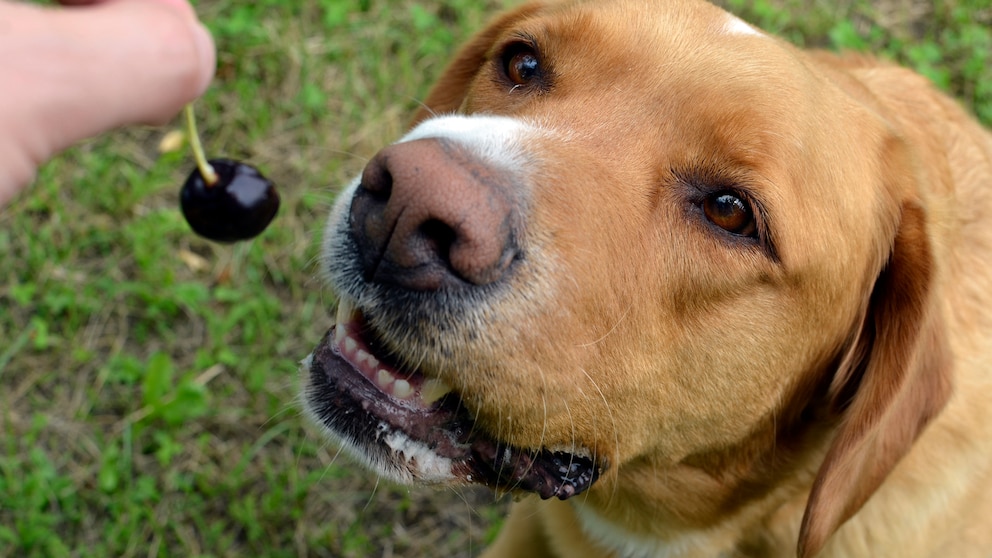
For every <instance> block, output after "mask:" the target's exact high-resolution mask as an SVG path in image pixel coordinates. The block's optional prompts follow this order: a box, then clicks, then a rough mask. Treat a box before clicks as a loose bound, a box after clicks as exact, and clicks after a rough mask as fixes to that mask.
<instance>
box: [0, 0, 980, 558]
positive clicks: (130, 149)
mask: <svg viewBox="0 0 992 558" xmlns="http://www.w3.org/2000/svg"><path fill="white" fill-rule="evenodd" d="M728 3H729V4H730V5H731V6H733V7H734V8H735V9H736V10H737V11H739V12H741V13H742V14H743V15H744V16H745V17H746V18H747V19H749V20H751V21H754V22H756V23H758V24H760V25H762V26H763V27H766V28H768V29H770V30H773V31H776V32H780V33H782V34H784V35H786V36H788V37H790V38H791V39H793V40H795V41H797V42H800V43H803V44H808V45H813V46H831V45H833V46H839V47H844V48H863V49H871V50H876V51H879V52H882V53H884V54H885V55H887V56H891V57H893V58H896V59H898V60H900V61H903V62H907V63H910V64H912V65H914V66H916V67H918V68H920V69H921V70H922V71H924V72H926V73H927V75H929V76H931V77H932V78H933V79H934V80H935V81H937V82H938V83H939V84H941V86H942V87H944V88H946V89H947V90H948V91H950V92H952V93H953V94H955V95H957V96H958V97H959V98H961V99H962V101H963V102H964V103H965V104H966V105H967V106H969V107H970V109H971V110H973V111H974V112H975V113H977V114H979V115H981V117H982V118H983V120H984V121H985V122H986V123H992V74H990V70H989V69H988V68H989V65H990V64H989V59H988V58H989V53H990V52H992V48H990V41H992V38H990V37H992V32H990V31H989V30H990V28H992V8H990V5H989V1H988V0H957V1H952V2H944V3H939V4H938V5H937V6H936V7H934V8H933V9H932V10H930V11H927V10H923V11H914V10H915V9H916V8H917V7H918V6H919V5H921V4H920V3H919V2H912V1H909V2H876V3H874V4H870V3H867V2H863V1H861V0H848V1H846V2H844V1H842V2H839V3H838V2H834V1H832V0H816V1H813V2H801V1H799V0H779V1H775V0H756V1H754V2H744V1H743V0H728ZM500 4H501V2H497V1H493V2H488V3H485V2H482V3H480V2H475V1H473V0H421V1H417V2H414V1H413V0H382V1H379V0H311V1H304V2H282V1H279V0H265V1H258V2H236V1H234V0H202V1H200V2H198V6H197V9H198V11H199V12H200V14H201V15H202V17H203V19H204V20H205V21H206V22H207V23H208V25H209V26H210V27H211V29H212V30H213V31H214V33H215V34H216V36H217V41H218V47H219V50H220V58H219V70H218V79H217V81H216V83H215V84H214V85H213V87H212V88H211V89H210V91H209V92H208V93H207V95H206V96H205V97H204V98H203V99H202V100H201V101H199V102H198V103H197V111H198V114H199V120H200V125H201V131H202V135H203V137H204V140H205V143H206V146H207V149H208V152H209V153H211V154H213V155H228V156H234V157H241V158H246V159H249V160H251V161H252V162H253V163H254V164H256V165H257V166H259V167H260V168H261V169H263V171H264V172H265V173H266V174H267V175H268V176H270V177H271V178H273V179H274V180H275V181H276V182H277V183H278V185H279V187H280V192H281V194H282V197H283V207H282V209H281V211H280V214H279V216H278V217H277V219H276V221H275V222H274V224H273V225H272V226H271V227H270V229H269V230H268V231H266V232H265V233H264V234H263V235H262V236H261V237H259V238H258V239H256V240H255V241H253V242H251V243H249V244H245V245H240V246H237V247H234V248H231V247H226V246H217V245H214V244H210V243H208V242H205V241H203V240H201V239H199V238H197V237H195V236H194V235H193V234H192V233H190V232H189V230H188V228H187V226H186V224H185V223H184V222H183V220H182V217H181V216H180V214H179V211H178V209H177V194H178V188H179V184H180V183H181V181H182V180H183V178H184V177H185V174H186V173H187V172H188V171H189V168H190V166H191V163H190V160H189V157H188V156H187V155H186V154H185V153H168V154H160V153H158V152H157V150H156V146H157V144H158V141H159V140H160V139H161V137H162V136H163V135H164V133H165V132H166V131H168V130H169V129H170V128H174V127H177V126H178V125H179V121H178V120H177V121H176V123H175V124H174V125H173V126H171V127H165V128H162V129H146V128H136V129H130V130H126V131H122V132H119V133H115V134H113V135H110V136H106V137H102V138H98V139H94V140H92V141H89V142H87V143H85V144H83V145H80V146H79V147H77V148H74V149H72V150H71V151H69V152H67V153H65V154H64V155H62V156H60V157H59V158H58V159H56V160H55V161H52V162H51V163H50V164H48V165H46V166H45V167H44V168H43V169H42V170H41V172H40V174H39V177H38V180H37V181H36V183H35V184H34V186H33V187H32V188H31V189H30V190H29V191H28V192H27V193H25V194H24V195H22V196H20V197H19V198H17V199H16V200H15V201H14V202H13V203H11V204H10V205H9V206H8V207H6V208H5V209H3V210H2V211H0V262H2V263H0V339H2V340H3V341H0V385H2V386H3V389H2V390H0V556H3V557H6V556H11V557H13V556H18V557H22V556H26V557H33V556H38V557H48V556H54V557H58V556H156V557H158V556H160V557H166V556H182V557H187V556H189V557H192V556H217V557H220V556H355V557H360V556H468V555H474V554H477V553H478V550H479V549H480V548H481V547H482V546H483V545H484V544H485V542H486V541H488V540H490V539H491V538H492V536H493V533H494V532H495V529H496V528H497V527H498V525H499V519H498V518H499V516H500V513H501V511H502V510H503V509H504V508H505V502H496V503H494V502H493V498H492V496H491V495H490V494H489V493H488V492H486V491H484V490H462V491H458V492H452V491H441V492H436V491H433V490H429V489H406V488H398V487H395V486H392V485H389V484H388V483H385V482H382V483H378V484H377V482H376V479H375V478H374V477H372V476H371V475H369V474H368V473H366V472H364V471H363V470H361V469H359V468H358V467H355V466H353V465H351V464H349V463H348V462H346V460H343V459H336V449H335V448H333V447H329V446H328V445H327V444H325V443H324V442H323V441H321V440H320V439H319V437H318V436H316V435H315V434H314V431H313V429H311V428H309V427H308V426H307V425H306V423H305V421H304V420H302V419H301V417H300V416H299V411H298V408H297V405H296V393H297V385H298V380H297V364H296V363H297V362H298V360H299V359H300V358H302V357H303V356H304V355H306V354H307V353H308V352H309V350H310V349H311V347H312V346H313V345H314V344H315V343H316V342H317V340H318V339H319V337H320V336H321V334H322V333H323V332H324V330H325V329H326V328H327V327H328V326H329V325H330V319H329V318H328V316H327V315H326V308H327V307H328V305H329V304H330V303H331V296H330V294H329V293H328V292H327V291H326V290H324V289H323V287H322V285H321V282H320V280H319V278H318V272H317V269H316V258H317V247H318V239H319V235H320V229H321V224H322V221H323V219H324V217H325V214H326V212H327V210H328V209H329V207H330V204H331V202H332V200H333V191H334V187H335V186H336V185H339V184H342V183H343V182H345V181H346V180H348V179H349V178H350V177H351V176H353V175H354V174H355V173H357V172H359V171H360V169H361V167H362V165H363V162H364V161H365V160H367V159H368V158H369V157H371V156H372V155H373V154H374V153H375V151H376V150H377V149H378V147H379V146H381V145H383V144H384V143H386V142H388V141H390V140H391V139H393V138H395V137H396V136H397V135H398V134H399V133H401V131H402V130H403V127H404V125H405V123H406V120H407V118H408V116H409V115H410V114H411V113H412V111H413V110H414V108H415V107H416V104H417V99H420V98H423V96H424V94H425V93H426V89H427V87H428V86H429V84H430V82H431V80H432V79H433V78H434V77H435V76H436V75H437V74H438V72H439V70H440V68H441V67H442V65H443V64H444V62H445V60H446V59H447V56H448V53H449V52H450V51H451V49H452V48H453V46H454V45H455V44H457V43H459V42H460V41H462V40H463V39H464V38H465V37H466V36H467V34H468V33H469V32H470V30H472V29H475V28H478V27H479V26H480V25H481V24H482V22H483V21H484V20H485V19H486V16H487V15H488V14H491V13H493V12H494V11H495V10H496V9H497V7H498V6H499V5H500ZM898 6H904V7H905V10H904V13H901V12H900V9H899V7H898Z"/></svg>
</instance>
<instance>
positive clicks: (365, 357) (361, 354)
mask: <svg viewBox="0 0 992 558" xmlns="http://www.w3.org/2000/svg"><path fill="white" fill-rule="evenodd" d="M370 358H372V355H370V354H369V353H368V351H363V350H362V349H358V351H357V352H356V353H355V362H357V363H358V364H361V365H364V366H369V364H368V362H369V359H370ZM369 368H371V369H373V370H375V368H376V367H375V366H369Z"/></svg>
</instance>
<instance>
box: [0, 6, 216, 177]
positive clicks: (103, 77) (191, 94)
mask: <svg viewBox="0 0 992 558" xmlns="http://www.w3.org/2000/svg"><path fill="white" fill-rule="evenodd" d="M14 6H15V8H14V9H22V10H25V14H23V18H20V19H17V18H15V19H14V21H18V23H19V22H20V21H21V19H23V21H24V22H25V24H24V25H15V26H11V27H10V28H8V29H7V33H6V36H4V37H2V38H0V51H2V52H3V58H4V59H5V60H4V61H3V62H2V63H0V70H2V71H3V74H6V75H5V76H3V77H2V78H0V79H4V80H6V79H10V78H11V76H12V79H13V80H14V84H13V85H15V87H14V88H11V89H8V88H4V89H7V92H11V91H12V90H16V91H19V93H18V94H15V95H14V98H13V99H11V98H9V97H7V94H5V97H7V98H6V99H5V103H4V104H6V105H7V106H8V107H10V106H11V104H12V103H16V104H15V105H14V106H16V107H18V108H17V109H16V111H17V114H19V115H20V118H21V119H22V120H24V122H21V124H22V125H23V127H14V128H9V127H8V126H7V125H6V123H4V122H3V119H2V118H0V124H3V125H4V128H5V130H4V132H5V133H6V132H7V131H8V130H18V129H21V130H24V129H28V130H32V131H33V133H34V135H35V136H34V137H32V138H24V139H25V140H27V142H28V144H29V145H34V148H35V150H36V151H37V152H36V153H35V158H36V159H40V160H37V161H36V163H40V162H41V160H44V159H45V158H48V157H50V156H51V155H53V154H54V153H56V152H58V151H61V150H62V149H64V148H66V147H68V146H69V145H71V144H72V143H74V142H76V141H78V140H80V139H83V138H86V137H89V136H92V135H96V134H99V133H101V132H104V131H106V130H109V129H111V128H115V127H119V126H123V125H127V124H160V123H163V122H165V121H167V120H168V119H169V118H171V117H172V116H174V115H175V114H176V113H177V112H179V110H180V109H181V108H182V106H183V105H184V104H185V103H187V102H189V101H191V100H193V99H195V98H196V97H198V96H199V95H200V94H202V93H203V91H204V90H205V89H206V87H207V85H208V84H209V83H210V80H211V78H212V76H213V72H214V66H215V62H216V54H215V51H214V44H213V40H212V39H211V37H210V35H209V33H208V32H207V31H206V29H205V28H204V27H203V26H202V25H201V24H200V23H199V22H197V21H196V19H195V17H194V15H193V12H192V10H191V9H190V8H189V5H188V3H186V2H185V1H181V0H155V1H149V0H111V1H106V2H101V3H98V4H94V5H91V6H86V7H79V8H66V9H45V8H39V7H36V6H27V5H21V6H18V5H16V4H15V5H14ZM4 43H6V45H7V46H6V47H4ZM19 97H20V98H19ZM8 116H10V115H8ZM0 117H2V115H0ZM16 118H17V117H14V119H16Z"/></svg>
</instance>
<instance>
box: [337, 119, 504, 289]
mask: <svg viewBox="0 0 992 558" xmlns="http://www.w3.org/2000/svg"><path fill="white" fill-rule="evenodd" d="M512 183H513V181H512V179H509V178H507V177H506V175H505V173H500V172H497V171H496V170H495V169H493V168H492V167H491V166H489V165H487V164H485V163H483V162H481V161H480V160H479V159H478V158H477V157H474V156H473V155H472V154H470V153H469V152H468V151H467V150H466V149H465V148H464V147H462V146H460V145H458V144H457V143H455V142H453V141H451V140H447V139H439V138H428V139H419V140H413V141H409V142H404V143H399V144H395V145H391V146H389V147H387V148H385V149H383V150H382V151H380V152H379V153H378V154H377V155H376V156H375V157H374V158H373V159H372V161H371V162H369V164H368V165H367V166H366V167H365V170H364V172H363V173H362V179H361V185H360V186H359V187H358V189H357V190H356V192H355V195H354V198H353V199H352V203H351V215H350V219H351V223H350V224H351V231H352V234H353V237H354V239H355V242H356V243H357V245H358V250H359V254H360V259H361V265H362V272H363V273H364V276H365V279H366V280H367V281H372V282H379V283H390V284H394V285H398V286H401V287H405V288H408V289H413V290H418V291H433V290H440V289H442V288H457V287H463V286H471V285H486V284H490V283H494V282H496V281H498V280H499V279H500V278H501V277H503V276H504V275H505V274H506V272H507V270H508V268H509V267H510V264H511V263H512V262H513V260H514V259H515V258H516V257H517V255H518V252H519V250H518V248H517V246H516V239H515V237H516V229H517V216H518V214H519V208H518V204H517V203H516V202H515V198H516V197H517V195H518V194H517V192H516V189H515V188H513V184H512Z"/></svg>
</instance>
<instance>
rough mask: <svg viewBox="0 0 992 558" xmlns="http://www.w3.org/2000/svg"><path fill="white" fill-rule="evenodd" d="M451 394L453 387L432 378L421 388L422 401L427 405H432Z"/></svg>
mask: <svg viewBox="0 0 992 558" xmlns="http://www.w3.org/2000/svg"><path fill="white" fill-rule="evenodd" d="M450 392H451V386H449V385H448V384H446V383H444V382H442V381H441V380H437V379H434V378H430V379H428V380H426V381H424V383H423V385H422V386H420V399H421V400H423V402H424V403H426V404H427V405H430V404H431V403H434V402H435V401H437V400H438V399H441V398H442V397H444V396H445V395H447V394H448V393H450Z"/></svg>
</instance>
